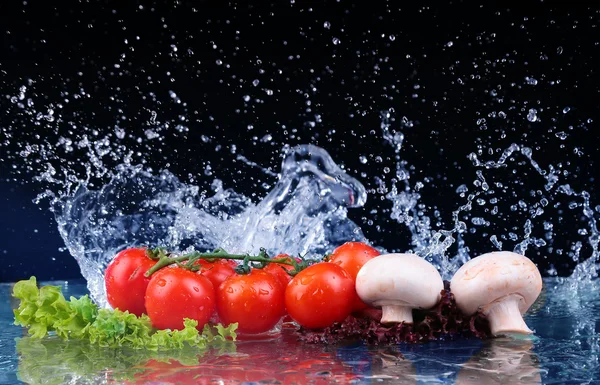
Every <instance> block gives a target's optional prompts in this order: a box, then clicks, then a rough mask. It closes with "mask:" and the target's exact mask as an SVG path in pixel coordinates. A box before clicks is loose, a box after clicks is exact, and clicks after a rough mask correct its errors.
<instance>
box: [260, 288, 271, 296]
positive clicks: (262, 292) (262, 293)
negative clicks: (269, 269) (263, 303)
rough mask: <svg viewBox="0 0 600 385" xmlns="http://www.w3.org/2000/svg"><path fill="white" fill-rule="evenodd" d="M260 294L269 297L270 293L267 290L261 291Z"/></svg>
mask: <svg viewBox="0 0 600 385" xmlns="http://www.w3.org/2000/svg"><path fill="white" fill-rule="evenodd" d="M258 294H260V295H269V291H268V290H265V289H259V290H258Z"/></svg>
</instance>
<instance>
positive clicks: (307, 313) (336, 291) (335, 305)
mask: <svg viewBox="0 0 600 385" xmlns="http://www.w3.org/2000/svg"><path fill="white" fill-rule="evenodd" d="M354 295H355V289H354V280H353V279H352V277H351V276H350V275H349V274H348V273H347V272H346V271H345V270H344V269H342V268H341V267H339V266H338V265H335V264H333V263H330V262H321V263H317V264H315V265H312V266H310V267H308V268H306V269H304V270H302V271H301V272H300V273H298V275H296V276H295V277H294V278H293V279H292V280H291V281H290V283H289V284H288V286H287V288H286V291H285V306H286V309H287V311H288V313H289V315H290V316H291V317H292V318H293V319H294V321H296V322H298V323H299V324H300V325H301V326H304V327H306V328H309V329H320V328H325V327H328V326H331V325H332V324H333V323H334V322H336V321H340V322H341V321H343V320H344V319H346V317H348V315H350V312H351V311H352V301H353V300H354Z"/></svg>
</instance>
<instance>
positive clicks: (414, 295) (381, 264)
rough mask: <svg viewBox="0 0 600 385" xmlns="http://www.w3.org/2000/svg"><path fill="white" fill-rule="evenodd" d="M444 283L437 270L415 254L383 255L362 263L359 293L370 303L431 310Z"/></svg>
mask: <svg viewBox="0 0 600 385" xmlns="http://www.w3.org/2000/svg"><path fill="white" fill-rule="evenodd" d="M443 289H444V282H443V281H442V277H441V276H440V273H439V272H438V271H437V269H436V268H435V267H434V266H433V265H432V264H431V263H429V262H427V261H426V260H424V259H423V258H421V257H419V256H418V255H414V254H383V255H380V256H377V257H375V258H373V259H371V260H369V261H368V262H367V263H365V264H364V265H363V267H362V268H361V269H360V270H359V272H358V275H357V276H356V293H357V294H358V296H359V297H360V299H361V300H362V301H363V302H365V303H367V304H369V305H371V306H378V307H381V306H386V305H400V306H407V307H410V308H413V309H417V308H422V309H429V308H432V307H433V306H435V305H436V304H437V303H438V302H439V300H440V299H441V294H440V293H441V291H442V290H443Z"/></svg>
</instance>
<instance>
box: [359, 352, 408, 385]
mask: <svg viewBox="0 0 600 385" xmlns="http://www.w3.org/2000/svg"><path fill="white" fill-rule="evenodd" d="M370 377H371V378H372V381H371V382H370V383H372V384H377V383H381V382H382V381H385V380H390V382H392V381H393V383H394V384H396V385H414V384H416V383H417V378H418V376H417V369H416V368H415V365H414V364H413V363H412V361H410V360H409V359H407V358H406V357H404V355H402V353H400V352H393V351H390V347H384V348H376V350H375V351H373V360H372V362H371V375H370Z"/></svg>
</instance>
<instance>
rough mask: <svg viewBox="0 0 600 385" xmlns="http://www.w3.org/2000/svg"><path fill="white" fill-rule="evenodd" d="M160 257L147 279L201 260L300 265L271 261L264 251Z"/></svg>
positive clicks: (288, 260) (164, 255) (287, 259)
mask: <svg viewBox="0 0 600 385" xmlns="http://www.w3.org/2000/svg"><path fill="white" fill-rule="evenodd" d="M158 255H160V257H159V258H158V261H157V262H156V263H155V264H154V266H152V267H151V268H150V269H149V270H148V271H147V272H146V273H145V274H144V275H145V276H146V277H150V276H151V275H152V274H154V273H156V272H157V271H158V270H160V269H162V268H163V267H166V266H169V265H172V264H174V263H176V264H178V265H180V266H181V267H184V268H189V269H192V267H193V266H194V262H196V261H197V260H199V259H208V260H210V259H234V260H239V261H244V264H245V265H247V263H248V262H261V263H278V264H282V265H290V266H294V268H297V267H298V263H297V262H296V261H295V260H294V259H293V258H279V259H271V258H269V256H268V255H267V253H266V252H265V251H264V250H261V252H260V254H259V255H247V254H229V253H227V252H226V251H225V250H222V249H217V250H215V251H213V252H208V253H200V252H197V251H195V252H192V253H189V254H184V255H181V256H179V257H171V256H169V255H168V254H166V253H164V252H160V251H159V252H158ZM153 259H156V258H153ZM184 261H187V263H186V264H185V265H182V264H181V262H184Z"/></svg>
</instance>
